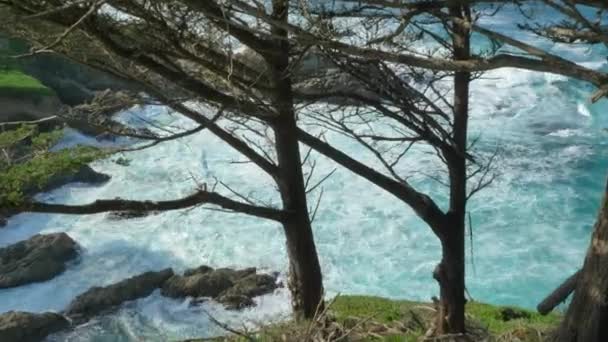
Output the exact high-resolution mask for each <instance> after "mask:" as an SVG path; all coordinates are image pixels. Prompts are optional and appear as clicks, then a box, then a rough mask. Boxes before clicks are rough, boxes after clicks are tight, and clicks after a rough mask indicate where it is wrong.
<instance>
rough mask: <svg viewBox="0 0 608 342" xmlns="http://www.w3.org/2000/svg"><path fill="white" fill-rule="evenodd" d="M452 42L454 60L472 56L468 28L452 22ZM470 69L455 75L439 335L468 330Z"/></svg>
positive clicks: (464, 13)
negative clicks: (466, 307)
mask: <svg viewBox="0 0 608 342" xmlns="http://www.w3.org/2000/svg"><path fill="white" fill-rule="evenodd" d="M449 10H450V15H451V16H452V17H456V18H463V19H466V20H470V9H469V7H468V6H466V5H462V6H453V7H450V9H449ZM452 31H453V32H452V43H453V48H454V59H455V60H467V59H469V58H470V32H469V29H468V28H467V27H466V26H465V25H462V24H460V23H459V22H453V25H452ZM470 79H471V75H470V73H468V72H456V73H455V75H454V126H453V130H454V131H453V138H454V144H455V149H456V151H455V153H450V154H449V155H447V156H446V160H447V166H448V171H449V177H450V208H449V211H448V213H447V215H446V219H445V221H446V222H445V223H444V225H443V227H441V229H440V231H441V233H440V234H439V238H440V240H441V247H442V254H443V255H442V259H441V263H440V264H439V265H438V266H437V268H436V269H435V272H434V277H435V279H436V280H437V281H438V282H439V288H440V300H439V310H438V317H437V334H438V335H441V334H453V333H465V314H464V310H465V303H466V300H465V297H464V294H465V222H466V221H465V219H466V202H467V168H466V162H467V161H466V150H467V132H468V119H469V118H468V115H469V84H470Z"/></svg>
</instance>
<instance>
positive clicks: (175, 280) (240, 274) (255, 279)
mask: <svg viewBox="0 0 608 342" xmlns="http://www.w3.org/2000/svg"><path fill="white" fill-rule="evenodd" d="M277 287H278V285H277V281H276V276H271V275H267V274H256V269H255V268H246V269H242V270H234V269H230V268H219V269H217V270H213V269H212V268H211V267H209V266H200V267H198V268H193V269H189V270H187V271H186V272H184V275H183V276H177V275H176V276H173V277H171V279H169V280H167V282H166V283H165V284H164V285H163V288H162V290H161V294H162V295H164V296H167V297H171V298H182V297H194V298H195V302H193V304H196V303H198V302H199V300H198V299H199V298H201V297H209V298H213V299H215V300H217V301H218V302H220V303H222V304H224V305H225V306H226V308H227V309H229V310H239V309H243V308H246V307H250V306H254V305H255V303H254V302H253V300H252V298H253V297H257V296H261V295H263V294H267V293H271V292H272V291H274V290H275V289H276V288H277Z"/></svg>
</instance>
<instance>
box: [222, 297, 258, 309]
mask: <svg viewBox="0 0 608 342" xmlns="http://www.w3.org/2000/svg"><path fill="white" fill-rule="evenodd" d="M217 301H218V302H219V303H221V304H223V305H224V307H225V308H226V309H227V310H241V309H245V308H249V307H252V306H255V302H254V301H253V299H251V298H250V297H247V296H242V295H230V294H225V295H221V296H219V297H218V298H217Z"/></svg>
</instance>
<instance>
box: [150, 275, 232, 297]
mask: <svg viewBox="0 0 608 342" xmlns="http://www.w3.org/2000/svg"><path fill="white" fill-rule="evenodd" d="M232 285H234V282H233V281H232V280H230V276H229V274H228V272H216V271H213V272H205V273H202V274H193V275H190V276H173V277H171V278H170V279H169V280H167V282H165V284H164V285H163V288H162V290H161V294H162V295H163V296H166V297H171V298H182V297H217V296H218V295H220V294H221V293H222V292H224V291H226V290H227V289H229V288H230V287H232Z"/></svg>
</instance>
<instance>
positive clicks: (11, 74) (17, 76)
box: [0, 65, 54, 97]
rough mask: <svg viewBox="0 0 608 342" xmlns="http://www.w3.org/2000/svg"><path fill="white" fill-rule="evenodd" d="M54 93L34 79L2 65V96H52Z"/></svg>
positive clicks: (0, 78) (0, 84)
mask: <svg viewBox="0 0 608 342" xmlns="http://www.w3.org/2000/svg"><path fill="white" fill-rule="evenodd" d="M53 94H54V93H53V91H52V90H51V89H49V88H47V87H45V86H44V85H42V83H40V82H39V81H38V80H36V79H35V78H33V77H30V76H28V75H25V74H23V73H22V72H20V71H18V70H16V69H11V68H8V67H6V66H2V65H0V96H3V97H9V96H20V97H21V96H27V95H37V96H50V95H53Z"/></svg>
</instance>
